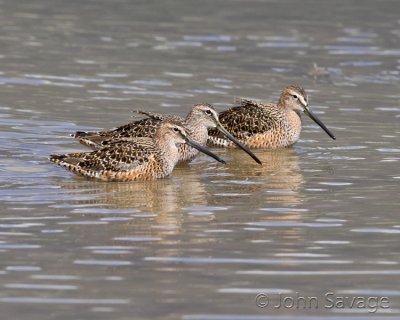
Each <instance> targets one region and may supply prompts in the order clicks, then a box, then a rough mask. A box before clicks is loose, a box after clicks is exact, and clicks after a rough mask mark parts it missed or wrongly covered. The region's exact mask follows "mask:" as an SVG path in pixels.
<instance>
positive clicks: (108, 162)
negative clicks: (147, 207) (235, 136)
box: [50, 120, 225, 181]
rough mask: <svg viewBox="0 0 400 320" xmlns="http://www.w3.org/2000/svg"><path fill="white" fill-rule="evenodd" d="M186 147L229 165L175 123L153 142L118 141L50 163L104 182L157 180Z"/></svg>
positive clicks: (158, 132)
mask: <svg viewBox="0 0 400 320" xmlns="http://www.w3.org/2000/svg"><path fill="white" fill-rule="evenodd" d="M182 143H185V144H188V145H190V146H191V147H193V148H196V149H197V150H199V151H201V152H203V153H205V154H207V155H209V156H210V157H213V158H214V159H216V160H217V161H219V162H221V163H225V161H224V160H222V159H220V158H219V157H218V156H216V155H215V154H213V153H212V152H210V151H209V150H207V149H206V148H204V147H203V146H201V145H199V144H198V143H196V142H194V141H192V140H191V139H190V137H189V133H188V130H187V129H186V128H185V127H184V126H183V124H182V123H181V122H178V121H175V120H166V121H163V123H162V124H160V125H159V127H158V128H157V130H156V132H155V135H154V137H153V138H143V137H142V138H136V139H130V140H120V141H115V142H113V143H110V144H109V145H108V146H105V147H103V148H100V149H97V150H94V151H92V152H81V153H71V154H63V155H51V156H50V161H52V162H55V163H56V164H58V165H60V166H62V167H64V168H66V169H67V170H69V171H72V172H74V173H76V174H78V175H81V176H85V177H89V178H97V179H100V180H103V181H134V180H154V179H158V178H164V177H166V176H168V175H170V174H171V172H172V170H173V169H174V167H175V165H176V164H177V162H178V160H179V151H178V145H179V144H182Z"/></svg>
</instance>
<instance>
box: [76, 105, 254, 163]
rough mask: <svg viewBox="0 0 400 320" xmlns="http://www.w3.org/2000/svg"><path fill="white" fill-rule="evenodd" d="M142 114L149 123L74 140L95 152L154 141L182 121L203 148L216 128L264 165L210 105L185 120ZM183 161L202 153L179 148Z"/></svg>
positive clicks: (84, 134)
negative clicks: (167, 124) (165, 126)
mask: <svg viewBox="0 0 400 320" xmlns="http://www.w3.org/2000/svg"><path fill="white" fill-rule="evenodd" d="M139 113H141V114H144V115H146V116H147V118H145V119H141V120H138V121H134V122H131V123H128V124H126V125H123V126H120V127H118V128H116V129H114V130H110V131H98V132H84V131H77V132H75V133H74V134H73V135H72V136H73V137H74V138H76V139H78V140H79V142H80V143H82V144H84V145H87V146H89V147H91V148H94V149H96V148H100V147H103V146H106V145H108V144H110V143H114V142H115V141H117V140H121V139H122V140H129V139H131V138H135V137H153V136H154V135H155V132H156V130H157V128H158V126H159V125H160V124H161V123H163V122H164V121H167V120H176V121H182V122H184V124H185V127H186V128H187V129H188V130H189V132H190V137H191V138H192V140H193V141H194V142H196V143H198V144H199V145H201V146H205V145H206V144H207V139H208V129H210V128H215V130H216V131H217V132H220V133H221V134H222V135H223V136H224V137H225V138H226V139H229V140H227V141H231V142H232V143H233V144H235V145H237V146H238V147H239V148H241V149H243V150H244V151H245V152H246V153H248V154H249V155H250V156H251V157H252V158H253V159H254V160H255V161H256V162H257V163H259V164H261V161H260V160H259V159H258V158H257V157H256V156H255V155H254V154H253V153H252V152H251V151H250V150H249V149H248V148H246V147H245V146H243V145H242V144H241V143H240V142H239V141H237V139H235V138H234V137H233V136H232V135H231V134H230V133H229V132H228V131H227V130H226V129H225V128H224V127H223V126H222V125H221V123H220V122H219V119H218V112H217V111H216V110H215V109H214V108H213V107H212V106H211V105H209V104H196V105H194V106H193V108H192V110H191V111H190V112H189V114H188V115H187V117H186V119H183V118H181V117H179V116H175V115H162V114H158V113H151V112H144V111H139ZM178 149H179V161H180V162H186V161H190V160H192V159H193V158H194V157H196V156H197V154H198V153H199V151H198V150H197V149H196V148H193V147H192V146H190V145H188V144H181V145H180V146H179V147H178Z"/></svg>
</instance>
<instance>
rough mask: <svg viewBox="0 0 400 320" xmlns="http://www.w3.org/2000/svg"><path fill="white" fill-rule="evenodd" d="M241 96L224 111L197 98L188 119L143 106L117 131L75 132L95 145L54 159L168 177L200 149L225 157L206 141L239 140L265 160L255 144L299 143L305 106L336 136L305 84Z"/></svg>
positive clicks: (91, 171)
mask: <svg viewBox="0 0 400 320" xmlns="http://www.w3.org/2000/svg"><path fill="white" fill-rule="evenodd" d="M237 102H238V106H235V107H233V108H230V109H228V110H226V111H223V112H221V113H220V114H219V115H218V113H217V111H215V109H214V108H213V107H212V106H211V105H209V104H197V105H194V106H193V108H192V110H191V111H190V112H189V114H188V115H187V117H186V118H185V119H183V118H181V117H179V116H174V115H162V114H157V113H151V112H144V111H140V113H142V114H143V115H145V116H146V118H144V119H141V120H137V121H134V122H130V123H128V124H125V125H123V126H120V127H118V128H116V129H114V130H111V131H98V132H83V131H77V132H75V133H74V134H72V136H73V137H74V138H76V139H78V140H79V142H81V143H82V144H84V145H86V146H89V147H91V148H93V149H94V151H92V152H80V153H71V154H63V155H51V156H50V161H53V162H55V163H56V164H58V165H60V166H62V167H64V168H66V169H67V170H70V171H72V172H74V173H76V174H78V175H81V176H85V177H89V178H97V179H100V180H103V181H134V180H153V179H158V178H163V177H166V176H168V175H170V174H171V172H172V170H173V169H174V167H175V165H176V164H177V163H178V162H186V161H190V160H192V159H193V158H194V157H195V156H196V155H197V154H198V153H199V152H203V153H205V154H207V155H209V156H210V157H213V158H214V159H216V160H217V161H219V162H221V163H225V161H224V160H222V159H221V158H219V157H218V156H217V155H215V154H214V153H212V152H211V151H209V150H208V149H206V145H209V146H214V147H234V146H237V147H239V148H241V149H242V150H244V151H245V152H246V153H248V154H249V155H250V156H251V157H252V158H253V159H254V160H255V161H256V162H257V163H259V164H261V161H260V160H259V159H258V158H257V157H256V156H255V155H254V154H253V153H252V152H251V150H250V149H251V148H266V149H275V148H282V147H287V146H290V145H292V144H294V143H295V142H296V141H297V140H298V139H299V136H300V132H301V127H302V126H301V118H300V114H301V113H302V112H304V113H305V114H307V115H308V116H309V117H310V118H311V119H312V120H313V121H314V122H316V123H317V124H318V125H319V126H320V127H321V128H322V129H323V130H324V131H325V132H326V133H327V134H328V135H329V136H330V137H331V138H332V139H336V138H335V136H334V135H333V134H332V133H331V131H329V129H328V128H327V127H326V126H325V125H324V124H323V123H322V122H321V120H319V119H318V117H317V116H316V115H315V114H313V113H312V112H311V110H310V109H309V107H308V98H307V94H306V92H305V91H304V89H303V88H301V87H298V86H288V87H286V88H285V89H284V90H283V91H282V93H281V96H280V98H279V101H278V103H277V104H274V103H259V102H256V101H252V100H245V99H239V100H238V101H237Z"/></svg>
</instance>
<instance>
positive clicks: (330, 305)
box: [256, 292, 390, 313]
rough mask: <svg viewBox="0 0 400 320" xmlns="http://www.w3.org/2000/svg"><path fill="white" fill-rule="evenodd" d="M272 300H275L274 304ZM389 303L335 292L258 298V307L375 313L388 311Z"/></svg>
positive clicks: (261, 296)
mask: <svg viewBox="0 0 400 320" xmlns="http://www.w3.org/2000/svg"><path fill="white" fill-rule="evenodd" d="M276 298H277V299H278V301H277V302H275V300H276ZM271 300H274V301H273V303H272V302H271ZM389 303H390V301H389V298H388V297H378V296H374V297H362V296H339V295H335V294H334V293H333V292H327V293H325V294H324V295H323V296H320V297H316V296H304V295H300V294H299V293H298V292H296V293H295V294H293V295H287V294H282V293H278V294H276V295H275V294H274V295H272V294H266V293H259V294H258V295H257V296H256V305H257V307H259V308H267V307H269V308H274V309H366V310H367V311H368V312H369V313H375V312H377V311H378V310H379V309H388V308H389Z"/></svg>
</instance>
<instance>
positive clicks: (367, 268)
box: [0, 0, 400, 320]
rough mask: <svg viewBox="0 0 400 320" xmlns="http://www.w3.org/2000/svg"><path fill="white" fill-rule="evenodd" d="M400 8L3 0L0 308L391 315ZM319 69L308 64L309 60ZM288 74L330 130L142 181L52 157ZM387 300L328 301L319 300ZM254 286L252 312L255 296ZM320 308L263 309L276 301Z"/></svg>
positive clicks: (74, 313) (10, 314) (261, 94)
mask: <svg viewBox="0 0 400 320" xmlns="http://www.w3.org/2000/svg"><path fill="white" fill-rule="evenodd" d="M399 12H400V2H398V1H372V0H366V1H312V0H306V1H301V2H300V1H294V0H284V1H272V0H271V1H256V0H250V1H239V0H238V1H233V0H217V1H211V0H206V1H201V2H200V1H193V0H189V1H159V2H156V1H128V0H120V1H104V0H100V1H49V0H42V1H11V0H2V1H0V93H1V94H0V130H1V135H0V139H1V143H0V201H1V212H0V257H1V259H0V288H1V290H0V310H1V313H0V318H1V319H20V320H23V319H38V320H39V319H41V320H45V319H145V318H147V319H186V320H189V319H190V320H195V319H209V320H211V319H218V320H221V319H252V320H253V319H257V320H258V319H291V318H296V319H322V318H323V319H331V320H333V319H339V318H340V319H349V320H350V319H351V320H356V319H365V318H366V317H368V316H370V317H371V318H372V319H398V318H399V316H400V309H399V308H400V286H399V284H400V281H399V275H400V256H399V253H400V250H399V249H400V248H399V240H400V222H399V202H400V200H399V179H400V172H399V160H400V145H399V137H400V126H399V121H400V106H399V102H400V91H399V89H400V85H399V80H400V74H399V73H400V15H399ZM314 63H316V64H317V65H318V66H321V67H324V68H325V69H324V72H322V73H318V72H315V68H314V69H313V67H312V66H313V64H314ZM289 84H298V85H301V86H303V87H304V88H305V89H306V90H307V92H308V94H309V99H310V105H311V108H312V110H313V111H315V113H316V114H318V116H319V117H320V118H321V119H322V120H323V121H324V122H325V124H326V125H327V126H328V127H329V128H330V129H331V130H332V131H333V132H334V133H335V134H336V136H337V140H336V141H332V140H330V138H329V137H328V136H327V135H326V134H325V133H324V132H322V131H321V130H320V129H319V128H318V127H317V126H316V125H315V124H314V123H312V122H311V120H309V119H307V118H304V129H303V132H302V135H301V140H300V141H299V142H298V143H297V144H296V145H295V146H294V147H293V148H289V149H284V150H278V151H265V150H256V151H255V153H256V154H257V155H258V157H259V158H260V159H261V160H262V161H263V162H264V165H263V166H262V167H260V166H258V165H257V164H256V163H254V162H253V161H252V160H251V159H250V158H249V157H248V156H246V155H245V154H243V153H241V152H239V151H237V150H219V149H215V150H214V151H215V152H217V153H218V154H219V155H220V156H222V157H223V158H225V159H226V160H227V162H228V165H226V166H223V165H220V164H217V163H216V162H215V161H213V160H212V159H210V158H207V157H205V156H200V157H199V158H197V159H196V160H195V161H193V162H192V163H191V164H190V165H187V166H179V167H177V168H176V169H175V170H174V172H173V174H172V176H171V177H169V178H167V179H163V180H158V181H154V182H138V183H103V182H96V181H91V180H86V179H82V178H79V177H75V176H73V175H72V174H71V173H69V172H67V171H65V170H63V169H62V168H59V167H57V166H55V165H54V164H52V163H50V162H49V161H48V160H47V157H48V155H49V154H51V153H65V152H72V151H82V150H85V148H84V147H83V146H80V145H79V144H78V143H77V142H75V141H73V139H72V138H71V137H69V133H71V132H74V131H76V130H95V129H103V128H112V127H115V126H118V125H120V124H124V123H127V122H129V121H130V119H131V116H132V111H133V110H136V109H145V110H151V111H156V112H163V113H175V114H180V115H183V116H184V115H185V114H187V112H188V110H189V109H190V108H191V106H192V105H193V104H195V103H200V102H208V103H212V104H213V105H215V106H216V108H217V109H218V110H224V109H226V108H227V107H229V106H231V105H232V104H233V101H234V98H235V97H248V98H254V99H259V100H263V101H277V98H278V97H279V94H280V91H281V90H282V88H283V87H284V86H286V85H289ZM329 292H332V293H334V294H335V296H350V297H358V296H360V297H365V298H368V297H373V296H380V297H388V298H389V300H390V307H389V308H388V309H383V308H380V309H379V310H378V311H377V312H376V313H369V312H368V311H371V310H367V309H365V308H361V309H356V308H350V307H349V306H348V304H347V305H346V307H345V308H327V307H326V306H325V302H326V301H325V300H324V299H325V298H324V297H325V295H326V294H327V293H329ZM259 293H265V294H268V295H269V296H270V298H271V304H270V306H268V307H266V308H259V307H257V305H256V301H255V299H256V295H257V294H259ZM279 293H281V294H282V295H283V296H289V297H290V296H296V294H297V293H298V294H299V295H302V296H306V297H313V296H316V297H317V298H318V300H319V308H317V309H316V308H306V309H304V308H299V309H296V308H273V307H272V305H275V304H277V302H278V297H279V296H278V294H279Z"/></svg>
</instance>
